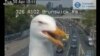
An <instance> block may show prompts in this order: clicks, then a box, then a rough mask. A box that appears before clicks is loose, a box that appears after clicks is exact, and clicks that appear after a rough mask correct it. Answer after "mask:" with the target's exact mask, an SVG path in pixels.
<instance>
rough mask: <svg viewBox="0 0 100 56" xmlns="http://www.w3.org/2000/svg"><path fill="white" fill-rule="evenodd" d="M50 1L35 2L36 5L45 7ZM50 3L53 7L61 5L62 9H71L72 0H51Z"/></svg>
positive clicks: (38, 0)
mask: <svg viewBox="0 0 100 56" xmlns="http://www.w3.org/2000/svg"><path fill="white" fill-rule="evenodd" d="M49 1H50V0H37V4H41V5H46V4H47V3H48V2H49ZM50 2H52V3H53V6H54V7H55V6H57V5H59V4H62V5H63V7H71V6H72V0H58V1H57V0H56V1H54V0H51V1H50Z"/></svg>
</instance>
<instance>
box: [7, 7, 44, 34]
mask: <svg viewBox="0 0 100 56" xmlns="http://www.w3.org/2000/svg"><path fill="white" fill-rule="evenodd" d="M19 9H24V10H25V11H27V10H28V9H39V10H42V9H45V7H43V6H41V5H37V6H36V5H28V6H25V5H9V6H8V5H7V6H5V34H12V33H16V32H20V31H23V30H25V29H28V28H29V26H30V21H31V18H30V15H29V14H26V13H25V14H21V15H19V16H18V17H17V18H16V17H15V15H16V10H19Z"/></svg>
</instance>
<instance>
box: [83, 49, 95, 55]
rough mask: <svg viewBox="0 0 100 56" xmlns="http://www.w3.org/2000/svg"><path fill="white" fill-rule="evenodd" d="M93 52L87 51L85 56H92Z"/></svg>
mask: <svg viewBox="0 0 100 56" xmlns="http://www.w3.org/2000/svg"><path fill="white" fill-rule="evenodd" d="M92 54H93V53H92V51H91V50H88V51H86V53H85V56H92Z"/></svg>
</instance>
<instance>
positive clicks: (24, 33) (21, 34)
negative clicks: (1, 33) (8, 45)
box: [5, 29, 29, 41]
mask: <svg viewBox="0 0 100 56" xmlns="http://www.w3.org/2000/svg"><path fill="white" fill-rule="evenodd" d="M27 36H29V29H28V30H24V31H21V32H18V33H14V34H10V35H5V41H11V40H14V39H18V38H24V37H27Z"/></svg>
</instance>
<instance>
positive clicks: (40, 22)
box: [38, 21, 46, 24]
mask: <svg viewBox="0 0 100 56" xmlns="http://www.w3.org/2000/svg"><path fill="white" fill-rule="evenodd" d="M38 23H39V24H46V23H44V22H42V21H38Z"/></svg>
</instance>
